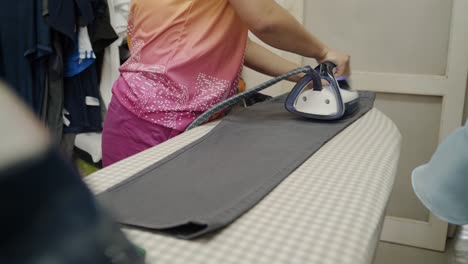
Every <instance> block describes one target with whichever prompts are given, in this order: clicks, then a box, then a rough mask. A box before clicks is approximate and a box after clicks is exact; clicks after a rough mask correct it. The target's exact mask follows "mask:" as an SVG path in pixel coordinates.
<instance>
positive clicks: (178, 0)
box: [113, 0, 247, 131]
mask: <svg viewBox="0 0 468 264" xmlns="http://www.w3.org/2000/svg"><path fill="white" fill-rule="evenodd" d="M128 35H129V40H130V51H131V57H130V58H129V59H128V60H127V62H125V63H124V64H123V65H122V66H121V68H120V72H121V77H120V78H119V80H117V83H116V84H115V85H114V87H113V93H114V96H116V97H117V99H118V100H119V101H120V102H121V104H123V105H124V106H125V107H126V108H127V109H128V110H129V111H131V112H132V113H134V114H135V115H136V116H138V117H140V118H142V119H145V120H147V121H149V122H152V123H155V124H158V125H162V126H165V127H168V128H172V129H176V130H180V131H183V130H184V129H185V127H187V126H188V125H189V124H190V123H191V122H192V121H193V120H194V119H195V118H196V117H197V116H198V115H200V114H201V113H203V112H204V111H205V110H207V109H208V108H210V107H211V106H213V105H214V104H216V103H218V102H220V101H222V100H224V99H226V98H228V97H230V96H232V95H234V94H235V93H236V92H237V85H238V82H239V77H240V73H241V69H242V64H243V58H244V52H245V47H246V43H247V27H246V26H245V24H243V23H242V21H241V20H240V18H239V17H238V15H237V14H236V12H235V11H234V9H233V7H232V6H231V5H230V4H229V2H228V0H192V1H189V0H132V3H131V7H130V15H129V25H128Z"/></svg>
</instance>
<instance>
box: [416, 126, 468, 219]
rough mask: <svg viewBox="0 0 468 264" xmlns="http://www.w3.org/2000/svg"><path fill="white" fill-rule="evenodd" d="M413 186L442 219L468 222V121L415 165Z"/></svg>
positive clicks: (422, 199) (421, 198) (429, 207)
mask: <svg viewBox="0 0 468 264" xmlns="http://www.w3.org/2000/svg"><path fill="white" fill-rule="evenodd" d="M412 182H413V189H414V191H415V193H416V195H417V196H418V197H419V199H420V200H421V201H422V203H423V204H424V205H425V206H426V207H427V208H428V209H429V210H430V211H431V212H432V213H433V214H434V215H436V216H438V217H439V218H441V219H442V220H444V221H446V222H449V223H452V224H457V225H466V224H468V122H467V123H466V124H465V126H464V127H461V128H458V129H457V130H455V132H453V133H452V134H450V135H449V136H448V137H447V138H446V139H445V140H444V141H443V142H442V143H441V144H440V145H439V147H438V148H437V150H436V152H435V153H434V155H433V156H432V158H431V160H430V161H429V163H427V164H425V165H422V166H420V167H418V168H416V169H415V170H414V171H413V175H412Z"/></svg>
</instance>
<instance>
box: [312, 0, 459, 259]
mask: <svg viewBox="0 0 468 264" xmlns="http://www.w3.org/2000/svg"><path fill="white" fill-rule="evenodd" d="M304 10H305V12H304V22H305V25H306V26H307V28H308V29H309V30H310V31H312V32H314V33H315V34H316V35H318V36H319V37H320V38H321V39H323V40H324V41H325V42H326V43H328V44H329V45H332V46H334V47H336V48H339V49H342V50H345V51H347V52H349V53H350V54H351V55H352V66H353V86H354V88H357V89H362V90H373V91H376V92H377V93H378V95H377V101H376V107H377V108H379V109H381V110H382V111H383V112H385V113H386V114H387V115H388V116H390V118H392V119H393V120H394V121H395V123H396V124H397V126H398V127H399V128H400V130H401V132H402V135H403V141H404V142H403V149H402V155H401V161H400V169H399V173H398V175H397V180H396V183H395V188H394V192H393V194H392V198H391V201H390V205H389V210H388V213H387V217H386V220H385V225H384V229H383V234H382V240H384V241H389V242H394V243H400V244H405V245H411V246H416V247H422V248H428V249H433V250H444V249H445V241H446V235H447V223H445V222H443V221H441V220H440V219H438V218H437V217H435V216H434V215H432V214H431V213H430V212H429V211H427V210H426V209H425V208H424V206H422V205H421V203H420V202H419V200H418V199H417V197H416V196H415V195H414V193H413V190H412V188H411V181H410V174H411V171H412V170H413V169H414V168H415V167H416V166H418V165H421V164H422V163H425V162H427V161H428V160H429V158H430V156H431V155H432V153H433V151H434V150H435V148H436V146H437V144H438V143H439V142H440V141H441V140H442V139H444V138H445V137H446V136H447V135H448V134H449V133H450V132H451V131H453V130H454V129H455V128H457V127H459V126H460V125H461V124H462V113H463V106H464V100H465V89H466V80H467V79H466V78H467V71H468V16H467V15H466V14H468V1H466V0H411V1H407V0H392V1H387V0H347V1H342V0H327V1H319V0H315V1H305V9H304ZM305 63H313V62H312V61H310V60H305Z"/></svg>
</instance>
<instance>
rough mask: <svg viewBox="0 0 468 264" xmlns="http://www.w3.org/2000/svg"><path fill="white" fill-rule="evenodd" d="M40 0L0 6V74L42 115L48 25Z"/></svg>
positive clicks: (49, 52) (13, 2) (15, 2)
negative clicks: (43, 15)
mask: <svg viewBox="0 0 468 264" xmlns="http://www.w3.org/2000/svg"><path fill="white" fill-rule="evenodd" d="M42 8H43V3H42V0H32V1H25V0H20V1H8V6H4V7H3V8H0V78H2V79H4V80H5V81H6V82H7V83H8V84H10V86H11V87H12V88H13V89H14V90H15V91H16V92H17V94H18V95H19V96H20V97H21V98H22V99H23V100H24V101H25V102H26V103H27V104H28V105H29V106H30V107H31V109H32V110H33V111H34V112H35V113H36V114H37V115H38V116H41V115H42V110H43V103H44V90H45V85H46V82H47V80H46V72H47V56H48V55H50V54H51V53H52V48H51V36H50V29H49V27H48V26H47V24H46V23H45V21H44V18H43V17H42Z"/></svg>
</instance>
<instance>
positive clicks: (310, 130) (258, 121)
mask: <svg viewBox="0 0 468 264" xmlns="http://www.w3.org/2000/svg"><path fill="white" fill-rule="evenodd" d="M360 96H361V100H360V102H359V108H360V109H359V111H358V112H357V113H356V114H354V115H353V116H351V117H348V118H346V119H343V120H338V121H331V122H323V121H314V120H308V119H305V118H300V117H297V116H295V115H293V114H291V113H289V112H287V111H286V110H285V109H284V99H285V97H283V98H276V99H274V100H271V101H267V102H263V103H258V104H256V105H254V106H252V107H248V108H238V109H236V110H234V111H233V113H232V114H231V115H228V116H227V117H226V118H224V119H223V120H222V121H221V123H220V124H219V125H218V126H217V127H216V128H214V129H213V130H212V131H211V132H209V133H208V134H207V135H205V136H204V137H202V138H201V139H199V140H197V141H195V142H193V143H192V144H190V145H188V146H187V147H184V148H182V149H180V150H178V151H177V152H175V153H174V154H171V155H169V156H168V157H166V158H164V159H163V160H161V161H159V162H157V163H155V164H154V165H152V166H149V167H148V168H146V169H144V170H143V171H141V172H139V173H137V174H136V175H134V176H132V177H130V178H128V179H127V180H126V181H124V182H122V183H120V184H118V185H116V186H114V187H112V188H111V189H109V190H108V191H106V192H104V193H102V194H100V195H99V199H100V200H101V201H102V202H103V204H104V205H105V206H107V207H108V208H109V209H110V210H111V211H112V213H113V214H114V215H115V217H116V220H117V221H118V222H120V223H122V224H127V225H130V226H134V227H141V228H148V229H154V230H157V231H161V232H165V233H168V234H171V235H175V236H178V237H181V238H187V239H190V238H195V237H198V236H201V235H204V234H206V233H208V232H211V231H214V230H217V229H220V228H223V227H225V226H226V225H228V224H229V223H231V222H232V221H234V220H235V219H236V218H238V217H239V216H240V215H242V214H243V213H245V212H246V211H248V210H249V209H250V208H252V207H253V206H255V205H256V204H257V203H258V202H259V201H260V200H261V199H262V198H263V197H264V196H265V195H267V194H268V193H269V192H270V191H271V190H273V189H274V188H275V187H276V186H277V185H278V184H279V183H280V182H281V181H283V180H284V179H285V178H286V177H288V176H289V175H290V174H291V172H293V171H294V170H295V169H296V168H297V167H299V166H300V165H301V164H302V163H303V162H304V161H306V160H307V159H308V158H309V157H310V156H311V155H313V154H314V153H315V152H316V151H317V150H318V149H320V148H321V147H322V146H323V145H324V144H325V143H326V142H328V141H329V140H330V139H332V138H333V137H334V136H335V135H337V134H338V133H340V132H341V131H342V130H343V129H345V128H346V127H347V126H349V125H350V124H352V123H353V122H354V121H356V120H357V119H359V118H360V117H361V116H362V115H364V114H365V113H367V112H368V111H369V110H370V109H371V108H372V106H373V103H374V99H375V94H374V93H370V92H363V93H361V95H360ZM330 158H334V157H330Z"/></svg>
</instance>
